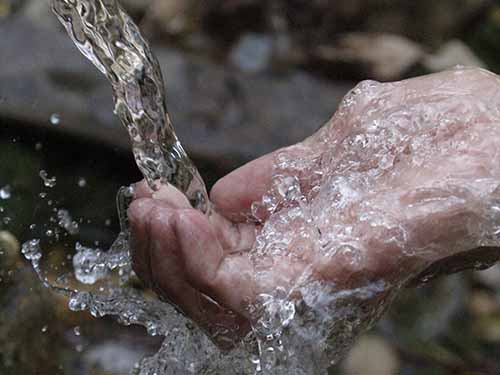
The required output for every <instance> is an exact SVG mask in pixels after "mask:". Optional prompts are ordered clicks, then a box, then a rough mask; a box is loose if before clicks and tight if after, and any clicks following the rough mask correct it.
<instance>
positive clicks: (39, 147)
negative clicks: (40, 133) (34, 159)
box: [35, 142, 43, 151]
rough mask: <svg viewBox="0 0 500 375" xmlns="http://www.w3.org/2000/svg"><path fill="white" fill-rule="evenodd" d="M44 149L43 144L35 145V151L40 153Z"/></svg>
mask: <svg viewBox="0 0 500 375" xmlns="http://www.w3.org/2000/svg"><path fill="white" fill-rule="evenodd" d="M42 148H43V144H42V142H37V143H35V150H36V151H40V150H41V149H42Z"/></svg>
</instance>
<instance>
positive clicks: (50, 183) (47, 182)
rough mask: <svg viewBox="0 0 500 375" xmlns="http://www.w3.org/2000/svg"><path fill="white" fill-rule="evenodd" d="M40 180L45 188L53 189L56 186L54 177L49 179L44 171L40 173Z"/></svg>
mask: <svg viewBox="0 0 500 375" xmlns="http://www.w3.org/2000/svg"><path fill="white" fill-rule="evenodd" d="M40 178H41V179H42V180H43V184H44V185H45V187H48V188H53V187H54V186H56V177H49V175H48V173H47V171H45V170H44V169H42V170H41V171H40Z"/></svg>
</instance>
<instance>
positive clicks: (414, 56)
mask: <svg viewBox="0 0 500 375" xmlns="http://www.w3.org/2000/svg"><path fill="white" fill-rule="evenodd" d="M315 55H316V57H317V58H319V59H321V60H325V61H326V62H328V63H333V64H337V65H344V66H348V69H349V70H351V71H356V72H357V74H358V75H359V76H361V77H369V78H372V79H375V80H379V81H391V80H397V79H401V78H402V77H403V76H404V74H405V73H406V72H408V71H409V70H410V69H411V68H412V67H413V66H415V65H416V64H417V63H418V62H419V61H420V60H421V59H422V58H423V57H424V52H423V50H422V48H421V47H420V46H419V45H418V44H417V43H415V42H413V41H411V40H409V39H407V38H405V37H402V36H398V35H395V34H374V33H349V34H346V35H344V36H342V37H340V38H339V40H338V42H337V43H336V44H335V45H334V46H322V47H319V48H318V49H317V50H316V52H315Z"/></svg>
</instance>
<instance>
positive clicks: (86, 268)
mask: <svg viewBox="0 0 500 375" xmlns="http://www.w3.org/2000/svg"><path fill="white" fill-rule="evenodd" d="M76 251H77V253H76V254H75V255H74V256H73V267H74V269H75V277H76V279H77V280H78V281H80V282H81V283H83V284H95V283H96V282H97V281H98V280H100V279H102V278H103V277H105V276H106V274H107V268H106V264H103V263H102V262H100V261H99V260H100V255H101V253H100V251H98V250H94V249H91V248H87V247H84V246H82V245H81V244H79V243H77V244H76Z"/></svg>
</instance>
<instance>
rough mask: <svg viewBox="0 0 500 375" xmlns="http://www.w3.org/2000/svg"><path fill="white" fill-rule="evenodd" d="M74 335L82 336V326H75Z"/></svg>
mask: <svg viewBox="0 0 500 375" xmlns="http://www.w3.org/2000/svg"><path fill="white" fill-rule="evenodd" d="M73 333H74V334H75V336H80V335H81V334H82V333H81V331H80V326H75V327H74V328H73Z"/></svg>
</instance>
